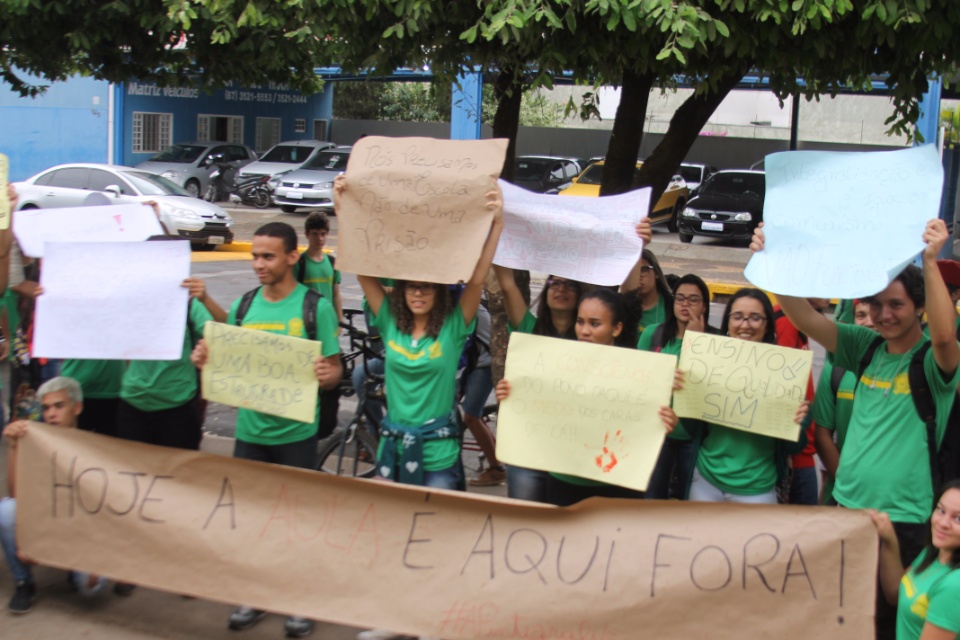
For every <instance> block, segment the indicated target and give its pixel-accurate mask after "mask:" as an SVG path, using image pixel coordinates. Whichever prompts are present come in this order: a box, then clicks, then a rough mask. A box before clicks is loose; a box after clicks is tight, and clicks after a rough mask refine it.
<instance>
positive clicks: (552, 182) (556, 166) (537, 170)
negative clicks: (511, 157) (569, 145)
mask: <svg viewBox="0 0 960 640" xmlns="http://www.w3.org/2000/svg"><path fill="white" fill-rule="evenodd" d="M579 174H580V164H579V163H578V162H577V160H576V159H575V158H563V157H556V156H519V157H518V158H517V159H516V162H515V164H514V165H513V183H514V184H515V185H517V186H518V187H523V188H524V189H526V190H528V191H533V192H535V193H545V192H547V191H550V190H551V189H556V188H557V187H559V186H560V185H562V184H565V183H567V182H570V181H571V180H572V179H573V178H575V177H576V176H577V175H579Z"/></svg>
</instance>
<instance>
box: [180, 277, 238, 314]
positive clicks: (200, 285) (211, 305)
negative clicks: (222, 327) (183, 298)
mask: <svg viewBox="0 0 960 640" xmlns="http://www.w3.org/2000/svg"><path fill="white" fill-rule="evenodd" d="M181 286H183V287H186V288H187V290H189V291H190V297H192V298H196V299H197V301H199V302H200V303H201V304H202V305H203V306H204V307H206V309H207V311H209V312H210V315H211V316H213V319H214V320H216V321H217V322H226V321H227V312H226V311H224V310H223V307H221V306H220V305H219V304H217V301H216V300H214V299H213V296H211V295H210V294H208V293H207V284H206V283H205V282H204V281H203V280H202V279H201V278H196V277H193V276H191V277H189V278H186V279H185V280H184V281H183V284H182V285H181Z"/></svg>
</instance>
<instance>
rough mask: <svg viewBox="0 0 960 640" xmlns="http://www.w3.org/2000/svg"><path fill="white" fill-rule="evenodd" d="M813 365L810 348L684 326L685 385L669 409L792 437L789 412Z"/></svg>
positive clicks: (796, 428)
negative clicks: (797, 347) (769, 342)
mask: <svg viewBox="0 0 960 640" xmlns="http://www.w3.org/2000/svg"><path fill="white" fill-rule="evenodd" d="M812 365H813V352H812V351H801V350H800V349H790V348H788V347H780V346H777V345H773V344H765V343H762V342H748V341H746V340H740V339H738V338H728V337H726V336H715V335H710V334H706V333H697V332H696V331H687V332H686V333H685V334H684V336H683V346H682V347H681V349H680V365H679V366H680V369H681V370H683V371H685V372H686V384H685V386H684V388H683V389H682V390H680V391H677V392H675V393H674V394H673V409H674V411H676V412H677V415H678V416H680V417H681V418H696V419H698V420H706V421H707V422H713V423H715V424H720V425H723V426H725V427H730V428H732V429H740V430H741V431H750V432H752V433H759V434H762V435H766V436H771V437H773V438H780V439H782V440H789V441H791V442H796V441H797V440H798V439H799V437H800V425H798V424H796V423H795V422H794V421H793V417H794V415H795V414H796V413H797V407H798V406H799V405H800V403H801V402H803V400H804V399H805V397H806V396H805V394H806V391H807V380H808V379H809V377H810V367H811V366H812Z"/></svg>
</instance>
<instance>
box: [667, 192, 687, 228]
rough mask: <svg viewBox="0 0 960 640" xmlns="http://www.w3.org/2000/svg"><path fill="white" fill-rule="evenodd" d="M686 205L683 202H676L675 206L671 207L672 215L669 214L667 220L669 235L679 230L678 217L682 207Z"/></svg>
mask: <svg viewBox="0 0 960 640" xmlns="http://www.w3.org/2000/svg"><path fill="white" fill-rule="evenodd" d="M685 204H686V202H684V201H683V200H677V202H676V204H674V205H673V213H671V214H670V219H669V220H667V229H669V230H670V233H676V232H677V231H679V230H680V215H681V214H682V213H683V206H684V205H685Z"/></svg>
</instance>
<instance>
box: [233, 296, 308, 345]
mask: <svg viewBox="0 0 960 640" xmlns="http://www.w3.org/2000/svg"><path fill="white" fill-rule="evenodd" d="M260 289H261V287H257V288H256V289H251V290H250V291H247V292H246V293H245V294H243V297H242V298H240V304H239V305H238V306H237V314H236V317H235V318H234V323H235V324H236V325H237V326H238V327H240V326H243V319H244V318H245V317H246V315H247V312H248V311H249V310H250V305H251V304H253V299H254V297H256V295H257V292H258V291H260ZM321 298H323V295H322V294H321V293H318V292H316V291H314V290H313V289H307V292H306V294H304V296H303V328H304V329H305V330H306V332H307V338H308V339H310V340H316V339H317V305H318V304H319V303H320V299H321Z"/></svg>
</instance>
